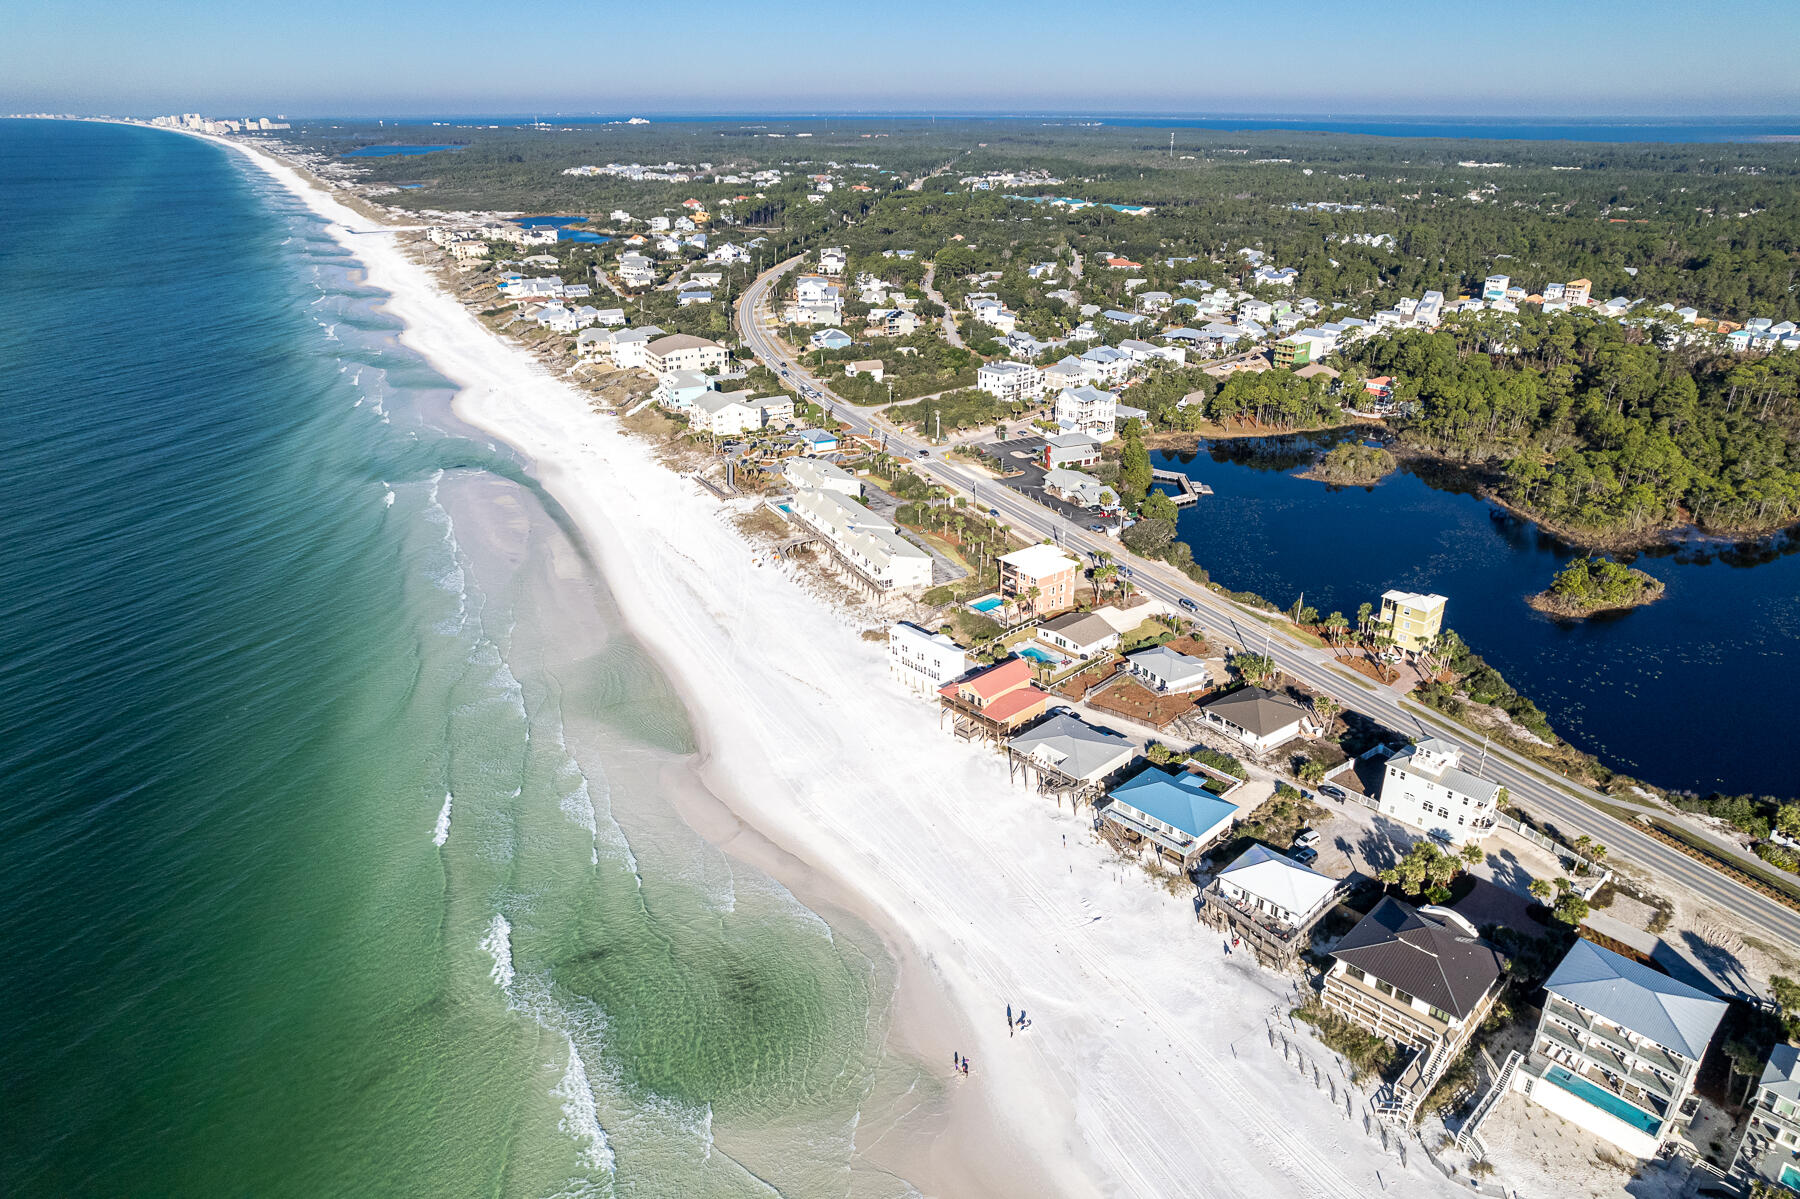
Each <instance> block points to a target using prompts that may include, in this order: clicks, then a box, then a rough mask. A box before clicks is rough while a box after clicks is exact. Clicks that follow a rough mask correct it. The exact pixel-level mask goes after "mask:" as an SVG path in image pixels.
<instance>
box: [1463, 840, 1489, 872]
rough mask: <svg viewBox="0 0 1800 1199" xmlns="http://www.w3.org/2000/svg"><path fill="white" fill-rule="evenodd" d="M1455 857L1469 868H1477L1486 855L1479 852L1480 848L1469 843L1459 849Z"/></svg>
mask: <svg viewBox="0 0 1800 1199" xmlns="http://www.w3.org/2000/svg"><path fill="white" fill-rule="evenodd" d="M1457 856H1458V857H1460V858H1462V860H1463V861H1465V862H1467V863H1468V864H1469V865H1471V866H1479V865H1481V860H1482V858H1484V857H1486V856H1487V855H1485V854H1483V853H1482V852H1481V846H1479V845H1477V844H1475V843H1474V842H1473V841H1471V842H1469V843H1468V844H1467V845H1465V846H1463V847H1462V848H1461V849H1459V850H1457Z"/></svg>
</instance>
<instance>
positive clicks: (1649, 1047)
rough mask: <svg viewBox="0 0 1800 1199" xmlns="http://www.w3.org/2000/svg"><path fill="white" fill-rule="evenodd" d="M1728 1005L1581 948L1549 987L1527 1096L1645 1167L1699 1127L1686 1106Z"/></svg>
mask: <svg viewBox="0 0 1800 1199" xmlns="http://www.w3.org/2000/svg"><path fill="white" fill-rule="evenodd" d="M1725 1008H1726V1004H1725V1001H1724V1000H1723V999H1720V998H1718V997H1717V996H1714V995H1708V994H1706V993H1704V992H1702V991H1699V990H1696V989H1695V988H1693V987H1690V986H1688V985H1687V984H1686V983H1683V982H1677V981H1676V980H1675V979H1672V978H1670V977H1669V976H1668V975H1666V974H1664V973H1662V972H1661V971H1659V970H1656V969H1654V968H1652V967H1650V966H1646V965H1644V964H1642V963H1640V962H1635V961H1633V960H1632V959H1630V958H1628V957H1624V956H1622V955H1620V954H1617V953H1614V952H1613V951H1612V950H1610V949H1603V948H1602V947H1600V946H1598V945H1595V944H1594V943H1593V942H1592V941H1588V940H1585V939H1584V940H1578V941H1576V942H1575V945H1574V947H1573V948H1571V949H1570V950H1569V952H1568V954H1567V956H1565V957H1564V958H1563V960H1562V962H1561V963H1560V964H1559V965H1558V966H1557V967H1556V969H1555V970H1554V971H1552V972H1551V975H1550V977H1549V979H1548V980H1546V981H1545V983H1544V1008H1543V1013H1542V1015H1541V1016H1540V1017H1539V1019H1538V1028H1537V1036H1536V1038H1535V1039H1534V1040H1533V1042H1532V1047H1531V1055H1530V1057H1529V1058H1527V1059H1526V1061H1525V1064H1524V1067H1523V1070H1522V1072H1521V1078H1520V1080H1519V1084H1518V1085H1519V1087H1520V1089H1522V1090H1523V1091H1524V1092H1525V1094H1526V1095H1528V1096H1529V1097H1530V1098H1531V1100H1532V1102H1534V1103H1536V1104H1538V1105H1539V1106H1541V1107H1545V1108H1548V1109H1549V1110H1550V1111H1552V1112H1555V1113H1556V1114H1557V1115H1559V1116H1561V1117H1562V1118H1563V1119H1565V1120H1567V1121H1569V1123H1571V1124H1574V1125H1577V1126H1578V1127H1581V1128H1585V1129H1586V1130H1587V1131H1589V1132H1591V1133H1593V1134H1594V1135H1596V1136H1599V1137H1604V1138H1605V1139H1606V1140H1608V1141H1611V1142H1612V1143H1613V1144H1615V1145H1617V1146H1618V1147H1619V1148H1621V1149H1623V1150H1625V1152H1627V1153H1630V1154H1633V1155H1635V1156H1637V1157H1654V1156H1655V1155H1656V1154H1657V1153H1658V1152H1660V1151H1661V1149H1662V1145H1663V1142H1664V1141H1665V1140H1666V1139H1668V1137H1669V1135H1670V1133H1672V1132H1674V1131H1675V1130H1676V1129H1677V1127H1678V1126H1680V1125H1683V1124H1686V1123H1687V1122H1688V1121H1690V1120H1692V1119H1693V1115H1694V1112H1693V1108H1692V1107H1689V1106H1688V1105H1687V1099H1688V1096H1689V1095H1690V1094H1692V1092H1693V1089H1694V1078H1695V1075H1696V1074H1698V1072H1699V1069H1700V1059H1701V1058H1703V1057H1705V1056H1706V1047H1707V1045H1708V1044H1709V1043H1711V1041H1712V1038H1713V1033H1714V1032H1715V1031H1716V1030H1717V1029H1718V1027H1719V1021H1720V1020H1722V1019H1723V1018H1724V1016H1725Z"/></svg>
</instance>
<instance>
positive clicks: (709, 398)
mask: <svg viewBox="0 0 1800 1199" xmlns="http://www.w3.org/2000/svg"><path fill="white" fill-rule="evenodd" d="M687 412H688V425H689V427H690V428H692V429H694V430H695V431H696V432H701V433H710V434H712V435H713V436H714V437H730V436H732V435H733V434H737V433H747V432H749V431H750V430H752V429H767V428H769V427H771V426H773V425H776V424H779V423H781V422H783V421H791V420H793V419H794V400H793V397H791V396H788V395H774V396H758V395H756V394H755V393H754V392H749V391H705V392H701V393H700V394H699V395H697V396H695V397H694V398H693V400H692V401H690V402H689V404H688V409H687Z"/></svg>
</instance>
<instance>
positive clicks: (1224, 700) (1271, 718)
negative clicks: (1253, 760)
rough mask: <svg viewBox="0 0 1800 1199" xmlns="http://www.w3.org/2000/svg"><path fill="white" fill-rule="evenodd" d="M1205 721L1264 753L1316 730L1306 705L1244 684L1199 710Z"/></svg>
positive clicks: (1311, 733)
mask: <svg viewBox="0 0 1800 1199" xmlns="http://www.w3.org/2000/svg"><path fill="white" fill-rule="evenodd" d="M1200 714H1201V716H1203V717H1205V718H1206V722H1207V723H1208V724H1210V725H1212V726H1213V727H1214V728H1216V729H1218V730H1219V731H1220V732H1222V733H1224V734H1225V735H1226V736H1227V737H1230V738H1231V739H1232V740H1233V741H1236V742H1237V743H1238V744H1239V745H1242V746H1243V747H1244V748H1245V749H1248V750H1250V751H1251V752H1252V753H1258V754H1266V753H1268V752H1270V751H1271V750H1274V749H1279V748H1280V747H1281V746H1283V745H1286V744H1287V743H1288V742H1289V741H1292V740H1294V738H1296V737H1310V736H1312V735H1313V734H1314V732H1315V731H1316V730H1317V727H1318V726H1317V725H1315V724H1314V723H1313V721H1312V718H1311V716H1310V715H1308V713H1307V711H1306V709H1305V708H1302V707H1301V706H1300V705H1299V704H1297V703H1295V702H1294V701H1293V700H1291V699H1289V698H1288V697H1287V696H1285V695H1279V694H1277V693H1275V692H1273V691H1267V690H1264V689H1263V688H1261V687H1243V688H1240V689H1238V690H1236V691H1233V692H1231V693H1230V694H1229V695H1223V696H1220V697H1219V698H1218V699H1215V700H1213V701H1212V702H1211V703H1209V704H1207V705H1206V706H1205V707H1203V708H1201V709H1200Z"/></svg>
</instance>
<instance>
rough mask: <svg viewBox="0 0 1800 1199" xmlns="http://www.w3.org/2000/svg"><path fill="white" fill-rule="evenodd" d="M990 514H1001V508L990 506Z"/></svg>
mask: <svg viewBox="0 0 1800 1199" xmlns="http://www.w3.org/2000/svg"><path fill="white" fill-rule="evenodd" d="M988 515H989V516H999V515H1000V509H998V508H989V509H988Z"/></svg>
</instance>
